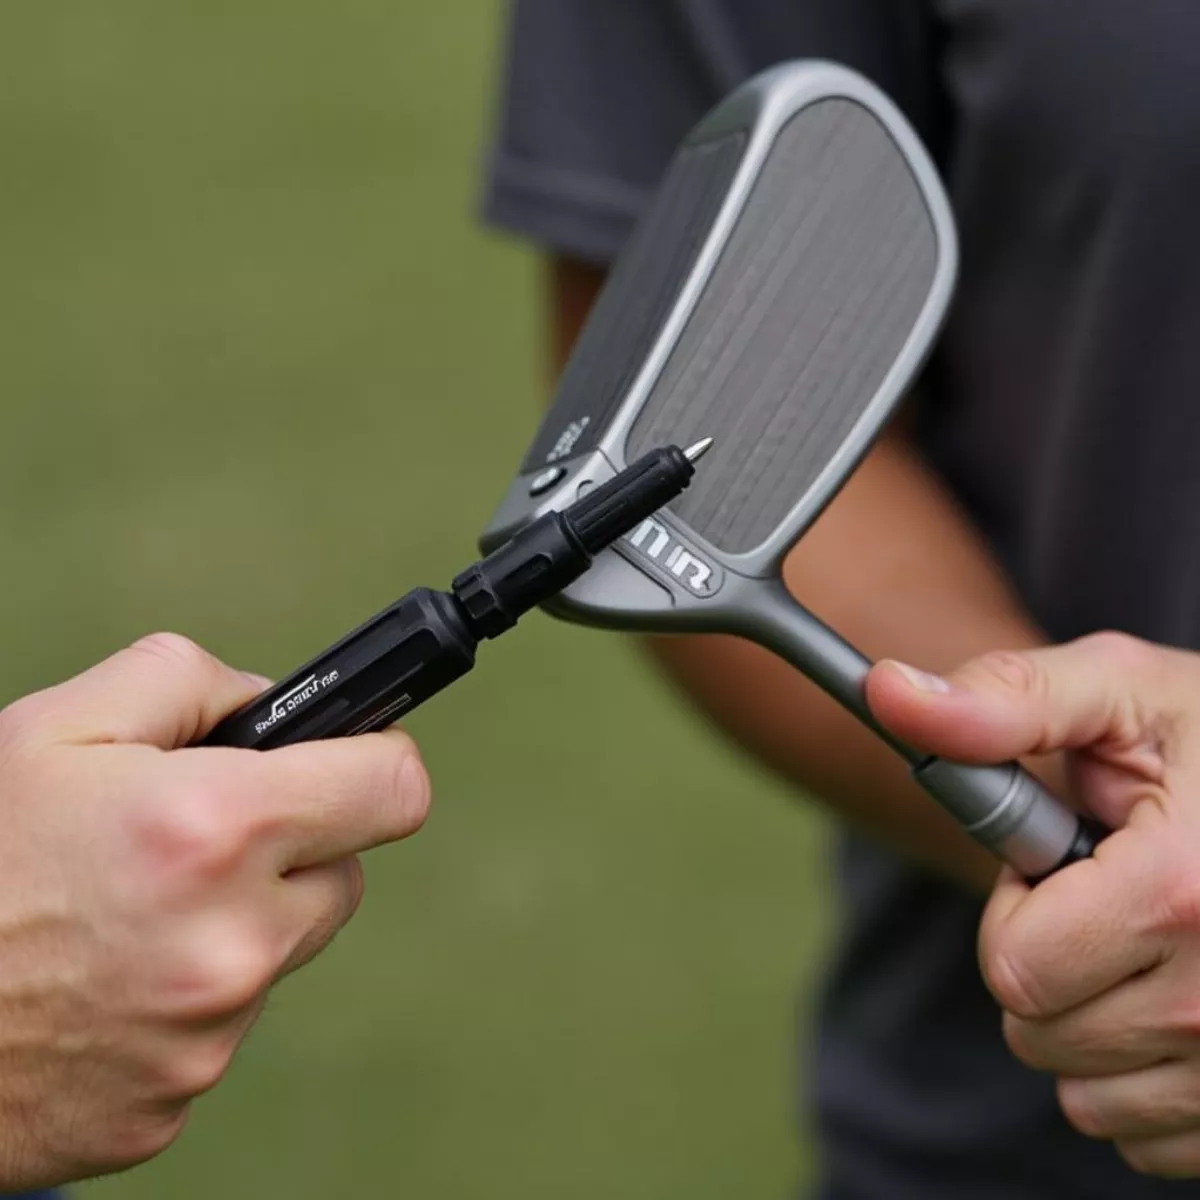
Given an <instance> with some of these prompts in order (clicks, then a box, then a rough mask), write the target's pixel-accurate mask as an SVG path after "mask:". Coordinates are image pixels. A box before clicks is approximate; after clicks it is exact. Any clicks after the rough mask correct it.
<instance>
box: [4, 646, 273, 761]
mask: <svg viewBox="0 0 1200 1200" xmlns="http://www.w3.org/2000/svg"><path fill="white" fill-rule="evenodd" d="M267 686H269V684H268V682H267V681H266V680H264V679H262V678H261V677H259V676H257V675H247V674H243V673H242V672H241V671H236V670H234V668H233V667H229V666H226V665H225V664H224V663H223V662H221V661H220V659H217V658H214V657H213V656H212V655H211V654H209V653H208V652H207V651H206V650H202V649H201V648H200V647H199V646H197V645H196V644H195V643H194V642H192V641H189V640H188V639H187V638H185V637H181V636H179V635H178V634H173V633H159V634H153V635H151V636H150V637H145V638H142V639H141V640H140V641H138V642H135V643H134V644H133V645H132V646H129V647H127V648H126V649H124V650H120V651H118V652H117V653H116V654H113V655H111V656H110V657H109V658H106V659H105V660H104V661H103V662H100V663H97V664H96V666H94V667H92V668H90V669H89V670H87V671H84V672H83V673H82V674H80V675H76V676H75V677H74V678H73V679H68V680H66V681H65V682H64V683H60V684H58V685H56V686H55V687H52V688H48V689H46V690H45V691H43V692H39V693H37V694H36V695H33V696H29V697H26V699H25V700H23V701H19V702H18V703H19V704H20V706H21V708H22V711H23V719H22V729H23V731H24V733H25V735H26V736H27V737H29V736H31V737H32V738H33V739H35V740H38V741H42V742H57V743H60V744H61V743H75V744H80V743H94V742H125V743H145V744H149V745H153V746H158V747H160V748H162V749H164V750H171V749H175V748H177V747H181V746H186V745H189V744H190V743H192V742H194V741H196V740H197V739H198V738H200V737H203V736H204V734H206V733H207V732H208V731H209V730H210V729H211V728H212V727H213V726H214V725H215V724H216V723H217V722H218V721H219V720H221V718H222V717H224V716H225V715H226V714H227V713H230V712H232V711H233V710H234V709H236V708H238V707H239V706H240V705H242V704H244V703H245V702H246V701H248V700H250V699H252V698H253V697H254V696H256V695H258V694H259V693H260V692H261V691H263V689H264V688H265V687H267Z"/></svg>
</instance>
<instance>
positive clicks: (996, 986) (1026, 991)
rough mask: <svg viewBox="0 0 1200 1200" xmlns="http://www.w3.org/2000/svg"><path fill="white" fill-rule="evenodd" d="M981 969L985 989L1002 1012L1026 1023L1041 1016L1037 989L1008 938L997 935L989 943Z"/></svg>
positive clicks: (1017, 950)
mask: <svg viewBox="0 0 1200 1200" xmlns="http://www.w3.org/2000/svg"><path fill="white" fill-rule="evenodd" d="M983 967H984V971H983V974H984V980H985V982H986V983H987V986H988V990H989V991H990V992H991V993H992V995H993V996H994V997H995V999H996V1002H997V1003H998V1004H999V1005H1000V1007H1001V1008H1002V1009H1004V1011H1005V1012H1006V1013H1011V1014H1012V1015H1013V1016H1015V1017H1019V1018H1022V1019H1023V1020H1026V1021H1036V1020H1038V1019H1039V1018H1041V1017H1043V1016H1044V1015H1045V1013H1044V1012H1043V1006H1042V1004H1041V1002H1040V1000H1039V989H1038V987H1037V985H1036V983H1035V982H1034V980H1033V978H1032V975H1031V974H1030V972H1029V971H1028V969H1027V968H1026V967H1025V965H1024V962H1023V959H1022V956H1021V953H1020V950H1019V949H1018V947H1017V946H1016V945H1014V944H1013V942H1012V939H1011V938H1009V937H1006V936H1004V935H1000V936H998V937H996V938H995V939H994V940H993V942H992V945H991V946H990V947H989V949H988V952H987V954H986V955H985V956H984V963H983Z"/></svg>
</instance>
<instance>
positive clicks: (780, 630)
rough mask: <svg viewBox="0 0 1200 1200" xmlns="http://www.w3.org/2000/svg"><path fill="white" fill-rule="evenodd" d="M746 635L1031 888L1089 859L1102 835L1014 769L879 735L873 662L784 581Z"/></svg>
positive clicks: (756, 611) (757, 607) (760, 601)
mask: <svg viewBox="0 0 1200 1200" xmlns="http://www.w3.org/2000/svg"><path fill="white" fill-rule="evenodd" d="M753 596H754V599H753V601H752V602H751V604H752V607H751V610H750V613H749V614H748V615H749V622H748V626H747V633H748V635H749V636H751V637H753V638H754V640H755V641H757V642H759V643H760V644H761V645H763V646H765V647H766V648H767V649H769V650H771V651H773V652H774V653H775V654H777V655H779V656H780V657H781V658H783V659H784V660H785V661H787V662H789V663H791V664H792V666H794V667H796V668H797V669H798V670H799V671H801V672H802V673H803V674H804V675H805V676H806V677H807V678H809V679H811V680H812V681H813V683H815V684H817V686H818V687H820V688H821V689H822V690H824V691H825V692H826V693H827V694H828V695H829V696H831V697H832V698H833V699H834V700H836V701H837V702H838V703H839V704H840V705H841V706H842V707H843V708H844V709H846V710H847V711H848V712H850V713H852V714H853V715H854V716H855V717H857V718H858V719H859V720H860V721H861V722H862V723H863V725H865V726H866V727H867V728H868V729H870V730H871V732H872V733H874V734H875V735H876V736H877V737H879V738H880V739H881V740H883V741H884V742H886V743H887V745H889V746H890V747H891V748H892V749H893V750H895V751H896V753H897V754H899V755H900V756H901V757H902V758H903V759H904V760H905V761H906V762H907V763H908V764H909V766H910V767H911V768H912V774H913V778H914V779H915V780H916V781H917V782H918V783H919V784H920V785H921V786H922V787H923V788H924V789H925V791H926V792H928V793H929V795H931V796H932V797H933V798H934V799H935V800H936V801H937V802H938V803H939V804H941V805H942V807H943V808H944V809H946V810H947V811H948V812H949V813H950V815H951V816H953V817H954V818H955V820H957V821H958V822H959V824H960V825H962V827H963V828H964V829H965V830H966V832H967V833H969V834H970V835H971V836H972V837H973V838H974V839H975V840H976V841H978V842H979V843H981V844H982V845H983V846H985V847H987V849H989V850H990V851H992V853H993V854H996V855H997V856H998V857H1000V858H1001V859H1003V860H1004V861H1005V862H1007V863H1008V864H1009V865H1010V866H1012V867H1014V868H1015V869H1016V870H1017V871H1019V872H1020V873H1021V874H1022V875H1023V876H1024V877H1025V878H1027V879H1029V880H1031V881H1035V880H1037V879H1041V878H1044V877H1045V876H1046V875H1050V874H1052V873H1053V872H1055V871H1057V870H1059V869H1060V868H1062V867H1065V866H1068V865H1069V864H1071V863H1073V862H1077V861H1078V860H1079V859H1081V858H1087V857H1089V856H1090V855H1091V853H1092V851H1093V850H1094V849H1095V846H1096V844H1097V843H1098V842H1099V841H1100V840H1101V838H1102V837H1103V835H1104V831H1103V830H1102V829H1100V828H1099V827H1097V826H1096V825H1095V824H1094V822H1091V821H1089V820H1087V819H1085V818H1081V817H1080V816H1078V815H1077V814H1076V813H1074V812H1072V811H1071V810H1070V809H1069V808H1067V806H1066V805H1064V804H1063V803H1062V802H1061V801H1060V800H1058V799H1057V798H1055V797H1054V796H1052V795H1051V794H1050V793H1049V792H1047V791H1046V789H1045V788H1044V787H1042V785H1041V784H1040V783H1039V782H1038V781H1037V780H1036V779H1034V777H1033V776H1032V775H1030V774H1029V772H1028V771H1026V770H1025V769H1024V767H1022V766H1021V765H1020V764H1019V763H1015V762H1010V763H1002V764H1000V765H997V766H977V765H972V764H968V763H956V762H949V761H947V760H946V759H940V758H931V757H929V756H928V755H924V754H921V753H919V752H918V751H916V750H914V749H913V748H912V747H911V746H908V745H906V744H905V743H904V742H902V741H901V740H899V739H898V738H896V737H894V736H893V735H892V734H891V733H889V732H888V731H887V730H886V729H884V728H882V726H880V725H879V723H878V722H877V721H876V720H875V718H874V717H873V716H872V715H871V711H870V709H869V708H868V706H867V702H866V694H865V689H864V685H865V682H866V677H867V673H868V671H870V669H871V663H870V661H869V660H868V659H867V658H866V657H865V656H864V655H862V654H860V653H859V651H857V650H856V649H855V648H854V647H853V646H851V645H850V643H849V642H847V641H846V640H845V639H844V638H842V637H841V636H840V635H839V634H837V633H836V632H835V631H834V630H832V629H830V628H829V626H828V625H826V624H825V623H824V622H823V621H821V620H819V619H818V618H817V617H815V616H814V615H813V614H812V613H810V612H809V611H808V610H807V609H806V608H805V607H804V606H803V605H802V604H800V603H799V602H798V601H797V600H795V598H794V597H793V596H792V595H791V593H790V592H789V591H788V590H787V588H786V587H785V586H784V585H783V583H782V581H779V580H775V581H772V582H771V583H764V584H763V585H762V586H760V587H758V588H756V589H754V590H753Z"/></svg>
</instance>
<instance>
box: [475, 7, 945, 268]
mask: <svg viewBox="0 0 1200 1200" xmlns="http://www.w3.org/2000/svg"><path fill="white" fill-rule="evenodd" d="M506 19H507V23H506V27H505V41H504V45H503V49H502V63H501V67H502V69H501V77H500V87H499V93H498V97H497V105H496V109H495V112H494V118H493V119H494V124H493V128H492V130H491V138H490V142H489V146H488V154H487V160H486V163H485V171H484V189H483V200H482V216H483V220H484V222H485V223H486V224H488V225H490V226H491V227H492V228H495V229H497V230H501V231H504V232H507V233H510V234H513V235H516V236H519V237H522V238H525V239H527V240H529V241H532V242H533V243H534V244H536V245H538V246H540V247H541V248H543V249H545V250H547V251H551V252H556V253H559V254H563V255H567V256H571V257H575V258H581V259H584V260H585V261H589V262H594V263H598V264H601V265H604V264H607V263H609V262H611V261H612V259H613V258H614V257H615V256H616V254H617V252H618V251H619V250H620V247H621V245H622V244H623V242H624V240H625V238H626V237H627V236H628V234H629V231H630V228H631V226H632V225H633V223H634V221H635V220H636V219H637V216H638V214H639V213H640V211H641V209H642V206H643V205H644V204H645V203H646V201H647V199H648V197H649V195H650V194H651V193H652V192H653V190H654V187H655V185H656V184H657V183H658V181H659V179H660V178H661V176H662V174H663V172H664V171H665V169H666V167H667V164H668V161H669V159H670V157H671V155H672V154H673V153H674V151H675V148H676V147H677V146H678V144H679V143H680V142H681V141H682V140H683V138H684V136H685V135H686V134H687V132H688V130H689V129H691V127H692V126H693V125H694V124H695V123H696V122H697V121H698V120H699V119H700V118H701V117H702V116H703V115H704V114H705V113H706V112H707V111H708V110H709V109H710V108H712V107H713V105H715V104H716V103H717V102H718V101H719V100H720V99H721V98H722V97H723V96H725V95H726V94H727V93H728V92H729V91H731V90H732V89H733V88H735V87H736V86H737V85H738V84H740V83H741V82H743V81H744V80H745V79H747V78H749V77H750V76H751V75H754V74H757V73H758V72H759V71H762V70H765V69H766V68H767V67H769V66H772V65H774V64H776V63H779V62H782V61H786V60H789V59H796V58H827V59H832V60H834V61H837V62H841V63H843V64H844V65H846V66H849V67H852V68H854V69H856V70H858V71H860V72H862V73H863V74H864V75H866V76H867V77H868V78H871V79H872V80H873V81H874V82H875V83H876V84H877V85H878V86H880V87H882V88H883V89H884V90H885V91H886V92H888V94H889V95H890V96H891V97H892V98H893V100H895V102H896V103H897V104H898V105H899V106H900V107H901V108H902V109H904V110H905V111H906V113H907V115H908V116H909V119H910V120H912V121H913V122H914V124H916V126H917V128H918V130H919V131H920V132H921V133H922V135H923V136H924V137H925V138H926V140H927V142H930V143H931V149H934V151H935V153H936V145H935V144H933V143H934V141H935V139H936V137H937V134H938V132H939V130H938V128H937V95H936V89H935V87H934V80H935V78H936V70H935V69H934V67H933V54H934V44H935V43H934V38H933V30H932V23H931V21H930V20H929V18H928V16H927V14H926V12H925V7H924V5H922V4H920V3H918V2H917V0H906V2H905V3H900V4H897V3H896V0H510V3H509V4H508V6H507V10H506Z"/></svg>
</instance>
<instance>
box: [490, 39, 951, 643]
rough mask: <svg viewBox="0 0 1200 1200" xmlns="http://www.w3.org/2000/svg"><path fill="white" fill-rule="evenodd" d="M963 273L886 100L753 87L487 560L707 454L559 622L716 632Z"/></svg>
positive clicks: (615, 302) (651, 245)
mask: <svg viewBox="0 0 1200 1200" xmlns="http://www.w3.org/2000/svg"><path fill="white" fill-rule="evenodd" d="M956 272H957V245H956V239H955V234H954V226H953V221H952V218H951V216H950V212H949V205H948V203H947V201H946V198H945V196H944V194H943V192H942V189H941V185H940V183H939V181H938V178H937V175H936V173H935V171H934V168H933V166H932V164H931V163H930V161H929V159H928V156H927V155H926V153H925V151H924V148H923V147H922V146H921V144H920V142H919V140H918V139H917V137H916V135H915V134H914V133H913V132H912V130H911V129H910V128H909V126H908V124H907V123H906V121H905V120H904V118H903V117H902V116H901V115H900V113H899V112H898V111H897V110H896V108H895V106H894V105H892V104H891V102H890V101H889V100H888V99H887V97H886V96H884V95H882V94H881V93H880V92H879V91H878V90H877V89H876V88H874V87H873V85H871V84H870V83H868V82H867V81H866V80H864V79H862V77H860V76H858V75H856V74H854V73H853V72H849V71H846V70H845V69H843V68H841V67H838V66H836V65H833V64H827V63H814V62H800V63H790V64H784V65H783V66H781V67H777V68H774V69H772V70H771V71H768V72H765V73H764V74H763V75H760V76H758V77H756V78H755V79H754V80H751V81H750V82H749V83H748V84H746V85H744V86H743V87H742V88H740V89H738V91H737V92H735V93H734V94H733V95H732V96H730V97H729V98H728V99H727V100H726V101H725V102H724V103H722V104H721V105H719V106H718V107H717V108H716V109H714V111H713V112H712V113H710V114H709V115H708V116H707V117H706V118H705V119H704V120H703V121H701V122H700V123H699V124H698V125H697V127H696V128H695V129H694V130H693V131H692V132H691V134H690V135H689V136H688V138H687V139H685V141H684V143H683V145H682V146H681V147H680V149H679V151H678V153H677V154H676V156H675V158H674V160H673V161H672V163H671V165H670V167H669V168H668V170H667V172H666V173H665V175H664V178H663V181H662V183H661V184H660V186H659V188H658V190H657V192H656V193H655V196H654V197H653V199H652V200H651V202H650V204H649V205H648V207H647V210H646V213H645V215H644V217H643V219H642V220H641V221H640V222H639V224H638V226H637V227H636V229H635V231H634V232H633V234H632V235H631V237H630V239H629V241H628V243H627V245H626V248H625V250H624V251H623V252H622V254H621V256H620V258H619V260H618V262H617V264H616V265H615V267H614V269H613V271H612V272H611V274H610V277H609V280H608V282H607V284H606V286H605V288H604V289H603V292H602V293H601V295H600V297H599V298H598V300H597V302H596V304H595V306H594V308H593V312H592V314H591V316H590V318H589V320H588V322H587V324H586V326H585V328H584V330H583V332H582V334H581V337H580V339H579V341H578V343H577V345H576V348H575V351H574V353H573V354H572V356H571V359H570V361H569V363H568V365H567V367H566V369H565V371H564V372H563V375H562V378H561V380H560V384H559V388H558V392H557V397H556V400H555V403H554V405H553V406H552V408H551V409H550V411H549V412H548V413H547V415H546V417H545V419H544V420H543V422H542V424H541V427H540V429H539V431H538V434H537V436H536V438H535V439H534V442H533V444H532V445H531V447H530V451H529V453H528V454H527V455H526V457H525V460H524V462H523V464H522V468H521V474H520V475H519V476H518V478H517V480H516V481H515V482H514V484H513V486H512V488H510V490H509V494H508V496H507V497H506V498H505V500H504V502H503V503H502V505H501V506H500V509H499V510H498V512H497V514H496V516H495V517H494V519H493V521H492V524H491V526H490V527H489V530H488V532H487V533H486V534H485V535H484V538H483V540H482V542H481V545H483V546H484V547H485V548H486V547H487V546H488V545H491V544H494V543H495V542H496V541H497V540H498V539H499V538H500V537H502V536H504V535H505V533H506V532H511V531H512V529H513V528H514V527H516V526H519V525H520V524H523V523H524V522H526V521H528V520H532V519H533V518H534V517H536V516H537V515H539V514H540V513H541V512H544V511H545V510H546V509H547V508H552V507H553V508H559V507H562V506H564V505H565V504H567V503H570V502H571V501H572V500H573V499H574V498H575V495H576V494H577V490H578V488H579V486H580V485H581V484H582V483H585V482H588V481H594V482H599V481H601V480H602V478H607V477H608V476H609V475H610V474H612V473H615V472H616V471H618V470H620V469H621V468H622V467H623V466H625V465H626V464H627V463H628V462H631V461H633V460H634V459H636V458H637V457H638V456H639V455H640V454H643V453H645V452H646V451H648V450H651V449H653V448H655V447H656V446H661V445H664V444H666V443H675V444H677V445H680V446H687V445H690V444H691V443H693V442H696V441H698V440H699V439H700V438H702V437H711V438H713V446H712V448H711V450H709V452H708V454H707V455H706V456H705V458H704V461H703V463H702V464H701V465H700V466H699V467H698V469H697V473H696V476H695V478H694V479H693V481H692V484H691V486H690V487H689V488H688V490H687V491H686V492H684V493H683V495H682V496H680V497H679V498H678V499H677V500H676V501H675V502H674V503H673V504H672V505H670V506H669V508H668V509H666V510H664V511H663V512H662V513H660V514H659V515H658V517H656V519H655V523H656V529H655V530H653V531H651V530H642V531H635V533H634V534H633V535H631V536H630V538H629V539H626V540H625V541H624V542H622V543H619V544H618V546H617V547H615V548H614V549H613V550H610V551H607V552H606V553H605V554H604V555H602V556H600V559H598V560H597V564H596V566H595V567H594V568H593V569H592V570H591V571H590V572H589V573H588V575H587V576H585V577H584V578H583V579H582V580H581V581H580V582H579V583H578V584H576V585H574V587H573V588H572V589H569V591H568V592H567V593H564V595H563V596H562V597H560V598H559V599H558V600H557V601H556V602H555V603H554V605H553V606H551V607H550V611H553V612H554V613H555V614H556V615H559V616H561V617H565V618H567V619H570V620H576V621H581V622H585V623H591V624H600V625H608V626H622V627H629V628H647V629H654V628H660V629H669V628H672V627H675V626H677V625H680V624H685V625H688V626H691V627H704V625H705V623H707V625H708V626H710V627H714V628H716V627H721V625H722V616H721V613H722V612H723V611H725V610H727V609H728V606H729V604H730V603H731V602H732V601H731V595H732V593H736V590H737V589H736V586H732V587H731V586H730V585H735V584H736V582H737V581H738V580H739V579H751V580H752V579H761V578H764V577H769V576H771V575H773V574H775V573H777V572H778V570H779V565H780V562H781V560H782V557H783V556H784V554H785V553H786V552H787V550H788V549H789V548H790V547H791V546H792V545H793V544H794V543H795V541H796V540H797V539H798V538H799V537H800V536H801V535H802V534H803V532H804V531H805V530H806V529H807V528H808V527H809V526H810V525H811V524H812V522H813V521H814V520H815V519H816V518H817V517H818V516H819V515H820V513H821V512H822V511H823V509H824V508H825V507H826V505H827V504H828V503H829V501H830V500H831V499H832V498H833V496H834V495H836V493H837V491H838V489H839V488H840V487H841V485H842V484H843V483H844V481H845V479H846V478H847V477H848V476H849V474H850V473H851V472H852V471H853V469H854V467H855V466H857V464H858V462H859V461H860V460H861V458H862V456H863V455H864V454H865V453H866V451H867V450H868V449H869V448H870V446H871V444H872V442H873V441H874V439H875V438H876V436H877V435H878V433H879V431H880V430H881V428H882V427H883V425H884V424H885V422H886V421H887V419H888V417H889V416H890V415H891V414H892V413H893V411H894V410H895V408H896V406H897V404H898V403H899V402H900V400H901V399H902V398H903V396H904V394H905V392H906V391H907V390H908V389H909V388H910V387H911V385H912V384H913V382H914V380H915V378H916V376H917V375H918V373H919V371H920V369H921V367H922V365H923V363H924V361H925V359H926V356H927V354H928V352H929V350H930V349H931V347H932V344H933V342H934V340H935V338H936V336H937V333H938V332H939V331H940V328H941V324H942V322H943V320H944V316H945V311H946V308H947V307H948V304H949V300H950V297H951V294H952V292H953V287H954V282H955V276H956ZM547 471H549V472H551V473H553V477H554V483H553V485H552V486H551V487H549V488H548V489H547V488H542V489H540V490H539V489H534V491H535V492H536V494H535V495H530V490H531V488H530V484H531V481H533V480H535V479H538V480H544V479H545V478H548V477H549V476H547V475H546V472H547ZM601 560H603V561H601ZM681 564H682V567H681ZM648 583H649V584H650V585H651V586H650V587H647V584H648Z"/></svg>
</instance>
